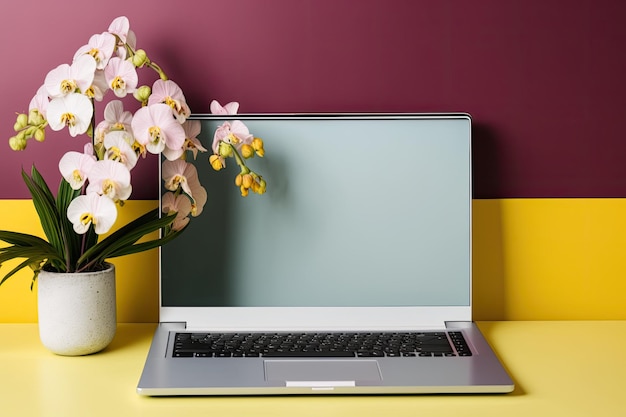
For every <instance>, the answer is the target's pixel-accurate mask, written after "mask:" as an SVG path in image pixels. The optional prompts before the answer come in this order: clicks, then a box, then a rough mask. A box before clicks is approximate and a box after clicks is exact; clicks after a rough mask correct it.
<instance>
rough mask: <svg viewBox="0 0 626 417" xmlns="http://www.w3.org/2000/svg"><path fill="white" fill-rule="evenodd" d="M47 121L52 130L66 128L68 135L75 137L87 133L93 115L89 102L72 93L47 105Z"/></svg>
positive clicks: (85, 98)
mask: <svg viewBox="0 0 626 417" xmlns="http://www.w3.org/2000/svg"><path fill="white" fill-rule="evenodd" d="M47 113H48V114H47V116H48V117H47V119H48V123H49V124H50V128H51V129H52V130H55V131H58V130H61V129H63V128H64V127H65V126H67V127H68V129H69V131H70V135H71V136H72V137H75V136H77V135H82V134H83V133H85V132H86V131H87V128H88V127H89V124H90V123H91V116H92V115H93V105H92V103H91V100H89V99H88V98H87V97H85V96H84V95H82V94H78V93H72V94H68V95H67V96H64V97H60V98H55V99H52V101H50V103H49V104H48V110H47Z"/></svg>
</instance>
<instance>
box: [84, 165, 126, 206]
mask: <svg viewBox="0 0 626 417" xmlns="http://www.w3.org/2000/svg"><path fill="white" fill-rule="evenodd" d="M88 180H89V186H88V187H87V193H97V194H100V195H105V196H107V197H108V198H110V199H111V200H113V201H118V200H127V199H128V198H129V197H130V194H131V192H132V186H131V184H130V171H129V170H128V168H126V166H125V165H124V164H121V163H119V162H116V161H111V160H102V161H98V162H96V163H95V164H94V166H93V167H92V168H91V171H90V172H89V177H88Z"/></svg>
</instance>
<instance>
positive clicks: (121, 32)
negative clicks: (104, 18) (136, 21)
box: [108, 16, 137, 59]
mask: <svg viewBox="0 0 626 417" xmlns="http://www.w3.org/2000/svg"><path fill="white" fill-rule="evenodd" d="M108 32H109V33H111V34H113V35H116V36H117V37H118V38H119V42H118V43H117V55H118V56H119V57H120V58H122V59H126V55H127V54H126V48H125V47H124V43H126V44H128V46H130V47H131V48H132V49H133V50H135V49H137V48H136V47H135V46H136V44H137V38H136V36H135V33H134V32H133V31H132V30H131V29H130V22H129V21H128V18H127V17H126V16H120V17H117V18H115V19H114V20H113V22H111V24H110V25H109V29H108Z"/></svg>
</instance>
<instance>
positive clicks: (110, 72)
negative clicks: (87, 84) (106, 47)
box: [104, 57, 139, 98]
mask: <svg viewBox="0 0 626 417" xmlns="http://www.w3.org/2000/svg"><path fill="white" fill-rule="evenodd" d="M104 78H105V79H106V82H107V87H108V88H110V89H111V90H113V92H114V93H115V95H116V96H117V97H120V98H121V97H126V94H128V93H133V92H134V91H135V90H136V89H137V83H139V77H138V76H137V70H136V69H135V66H134V65H133V64H132V63H131V62H129V61H124V60H122V59H121V58H118V57H115V58H111V60H110V61H109V65H107V67H106V68H105V69H104Z"/></svg>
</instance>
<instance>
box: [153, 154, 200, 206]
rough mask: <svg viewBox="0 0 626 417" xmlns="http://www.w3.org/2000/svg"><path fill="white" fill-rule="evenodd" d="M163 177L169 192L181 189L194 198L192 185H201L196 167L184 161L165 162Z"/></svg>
mask: <svg viewBox="0 0 626 417" xmlns="http://www.w3.org/2000/svg"><path fill="white" fill-rule="evenodd" d="M161 176H162V178H163V182H164V183H165V184H164V187H165V188H166V189H167V190H169V191H176V190H178V188H179V187H180V188H182V189H183V191H184V192H186V193H187V194H189V196H190V197H192V198H193V197H194V196H193V191H192V186H191V184H193V183H199V179H198V171H197V170H196V167H195V166H194V165H192V164H190V163H188V162H185V161H184V160H182V159H177V160H175V161H163V164H162V173H161ZM194 186H195V185H194Z"/></svg>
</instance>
